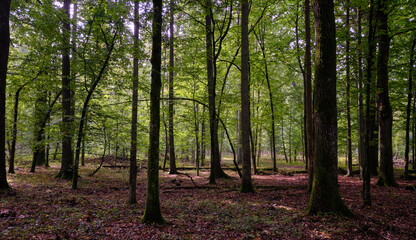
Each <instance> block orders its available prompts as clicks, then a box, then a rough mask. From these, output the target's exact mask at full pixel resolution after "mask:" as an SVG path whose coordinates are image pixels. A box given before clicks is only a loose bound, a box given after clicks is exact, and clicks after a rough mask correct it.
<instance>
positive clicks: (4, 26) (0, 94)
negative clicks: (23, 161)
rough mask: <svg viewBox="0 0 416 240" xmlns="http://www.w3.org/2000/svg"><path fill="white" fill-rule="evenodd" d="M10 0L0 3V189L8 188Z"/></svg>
mask: <svg viewBox="0 0 416 240" xmlns="http://www.w3.org/2000/svg"><path fill="white" fill-rule="evenodd" d="M9 18H10V0H5V1H2V3H1V4H0V189H8V188H10V186H9V184H8V183H7V173H6V149H5V145H6V78H7V64H8V62H9V45H10V27H9Z"/></svg>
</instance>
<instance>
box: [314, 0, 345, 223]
mask: <svg viewBox="0 0 416 240" xmlns="http://www.w3.org/2000/svg"><path fill="white" fill-rule="evenodd" d="M313 11H314V16H315V29H316V30H315V33H316V35H315V42H316V45H315V84H314V85H315V88H314V112H315V114H314V123H315V141H314V149H315V158H314V178H313V185H312V191H311V196H310V201H309V205H308V214H312V215H314V214H318V213H321V212H334V213H339V214H344V215H350V214H351V212H350V211H349V209H348V208H347V207H346V206H345V205H344V202H343V201H342V199H341V196H340V194H339V187H338V174H337V167H338V156H337V101H336V42H335V17H334V3H333V0H316V1H314V2H313Z"/></svg>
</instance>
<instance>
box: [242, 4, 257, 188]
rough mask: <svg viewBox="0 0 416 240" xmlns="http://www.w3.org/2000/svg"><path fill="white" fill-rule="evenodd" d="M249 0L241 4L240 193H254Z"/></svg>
mask: <svg viewBox="0 0 416 240" xmlns="http://www.w3.org/2000/svg"><path fill="white" fill-rule="evenodd" d="M248 15H249V4H248V0H243V1H242V3H241V143H242V153H243V178H242V182H241V189H240V192H243V193H246V192H253V191H254V190H253V184H252V181H251V164H250V86H249V68H250V62H249V58H250V50H249V40H248Z"/></svg>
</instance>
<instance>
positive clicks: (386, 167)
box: [377, 0, 396, 186]
mask: <svg viewBox="0 0 416 240" xmlns="http://www.w3.org/2000/svg"><path fill="white" fill-rule="evenodd" d="M387 4H388V2H387V1H385V0H379V8H378V11H377V20H378V33H379V44H378V46H379V48H378V56H377V89H378V90H377V109H378V115H379V123H380V172H379V175H378V181H377V185H386V186H396V180H395V179H394V168H393V151H392V148H393V146H392V135H393V134H392V128H393V114H392V110H391V106H390V98H389V72H388V62H389V53H390V37H389V35H388V23H387V20H388V19H387V18H388V17H387V14H388V13H387V12H388V6H387Z"/></svg>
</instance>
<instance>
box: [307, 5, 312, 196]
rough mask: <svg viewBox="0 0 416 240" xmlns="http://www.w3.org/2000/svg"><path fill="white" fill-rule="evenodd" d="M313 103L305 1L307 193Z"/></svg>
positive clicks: (310, 157) (310, 161)
mask: <svg viewBox="0 0 416 240" xmlns="http://www.w3.org/2000/svg"><path fill="white" fill-rule="evenodd" d="M312 108H313V103H312V64H311V23H310V3H309V0H305V113H306V116H305V118H306V139H307V141H306V148H307V149H306V153H307V156H306V161H307V162H308V192H310V191H311V190H312V182H313V162H314V160H313V158H314V152H313V151H314V147H313V146H314V143H313V112H312Z"/></svg>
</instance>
